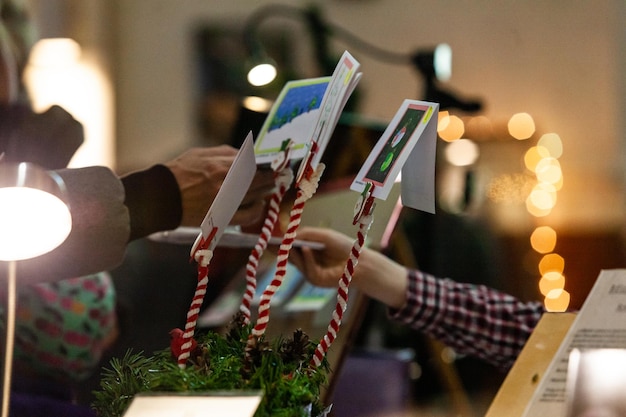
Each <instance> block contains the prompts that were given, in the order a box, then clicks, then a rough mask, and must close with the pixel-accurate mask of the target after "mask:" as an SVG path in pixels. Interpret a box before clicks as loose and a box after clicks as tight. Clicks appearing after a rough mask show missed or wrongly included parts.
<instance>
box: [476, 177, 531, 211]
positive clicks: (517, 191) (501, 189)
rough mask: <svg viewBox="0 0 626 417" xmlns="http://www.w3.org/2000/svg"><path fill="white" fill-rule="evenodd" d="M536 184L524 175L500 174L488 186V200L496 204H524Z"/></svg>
mask: <svg viewBox="0 0 626 417" xmlns="http://www.w3.org/2000/svg"><path fill="white" fill-rule="evenodd" d="M534 184H535V181H534V179H532V178H531V177H530V176H528V175H524V174H500V175H498V176H496V177H494V178H492V179H491V181H490V182H489V185H488V186H487V198H488V199H489V200H491V201H493V202H494V203H504V204H523V203H524V201H525V200H526V198H527V197H528V194H529V193H530V191H531V190H532V188H533V186H534Z"/></svg>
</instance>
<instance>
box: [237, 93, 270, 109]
mask: <svg viewBox="0 0 626 417" xmlns="http://www.w3.org/2000/svg"><path fill="white" fill-rule="evenodd" d="M272 104H273V102H272V101H271V100H268V99H266V98H263V97H257V96H248V97H245V98H244V99H243V106H244V107H245V108H246V109H249V110H252V111H255V112H259V113H263V112H269V111H270V109H271V108H272Z"/></svg>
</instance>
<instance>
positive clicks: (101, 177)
mask: <svg viewBox="0 0 626 417" xmlns="http://www.w3.org/2000/svg"><path fill="white" fill-rule="evenodd" d="M56 172H57V173H58V174H59V175H60V176H61V178H62V179H63V181H64V183H65V187H66V189H67V197H68V200H69V205H70V211H71V214H72V231H71V232H70V234H69V236H68V237H67V239H66V240H65V241H64V242H63V243H62V244H61V245H60V246H59V247H58V248H56V249H55V250H53V251H51V252H49V253H47V254H44V255H42V256H39V257H37V258H34V259H31V260H24V261H20V262H18V280H19V281H20V283H33V282H42V281H57V280H60V279H65V278H71V277H77V276H82V275H87V274H90V273H94V272H98V271H105V270H108V269H112V268H114V267H116V266H118V265H119V264H120V263H121V262H122V260H123V258H124V254H125V251H126V244H127V242H128V236H129V232H130V230H129V217H128V210H127V209H126V207H125V206H124V188H123V187H122V183H121V182H120V180H119V178H118V177H117V175H115V173H113V172H112V171H111V170H110V169H108V168H105V167H88V168H79V169H63V170H59V171H56ZM0 274H4V272H0Z"/></svg>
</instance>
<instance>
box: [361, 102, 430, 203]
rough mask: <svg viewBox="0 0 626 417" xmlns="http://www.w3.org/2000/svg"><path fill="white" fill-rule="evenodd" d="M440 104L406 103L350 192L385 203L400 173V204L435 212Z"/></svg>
mask: <svg viewBox="0 0 626 417" xmlns="http://www.w3.org/2000/svg"><path fill="white" fill-rule="evenodd" d="M438 111H439V105H438V104H437V103H430V102H425V101H417V100H405V101H404V102H403V103H402V105H401V106H400V108H399V109H398V111H397V112H396V114H395V116H394V117H393V119H392V120H391V122H390V123H389V125H388V126H387V128H386V129H385V131H384V132H383V135H382V136H381V137H380V139H379V140H378V142H377V143H376V145H375V146H374V148H373V149H372V151H371V152H370V154H369V156H368V158H367V159H366V161H365V163H364V164H363V166H362V167H361V169H360V170H359V172H358V174H357V175H356V177H355V179H354V181H353V183H352V185H351V186H350V189H352V190H354V191H358V192H363V190H364V189H365V187H366V184H368V183H369V184H372V185H373V186H374V189H373V191H372V196H373V197H376V198H379V199H382V200H385V199H386V198H387V196H388V195H389V192H390V190H391V188H392V186H393V183H394V182H395V181H396V179H397V178H398V175H399V174H400V173H401V172H402V204H403V205H405V206H408V207H412V208H415V209H418V210H423V211H427V212H431V213H434V211H435V191H434V186H435V151H436V149H435V148H436V140H437V115H438Z"/></svg>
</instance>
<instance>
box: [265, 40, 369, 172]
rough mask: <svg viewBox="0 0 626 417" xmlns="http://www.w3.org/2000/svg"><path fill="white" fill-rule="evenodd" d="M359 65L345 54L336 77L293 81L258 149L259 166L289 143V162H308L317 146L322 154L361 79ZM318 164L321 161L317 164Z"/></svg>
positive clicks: (268, 120) (276, 105)
mask: <svg viewBox="0 0 626 417" xmlns="http://www.w3.org/2000/svg"><path fill="white" fill-rule="evenodd" d="M359 67H360V64H359V62H358V61H357V60H356V59H354V58H353V57H352V55H350V53H349V52H347V51H346V52H344V54H343V55H342V57H341V59H340V60H339V62H338V64H337V66H336V68H335V71H334V72H333V74H332V76H328V77H319V78H310V79H304V80H296V81H289V82H287V83H286V84H285V86H284V87H283V89H282V91H281V93H280V94H279V96H278V98H277V99H276V101H275V102H274V105H273V106H272V108H271V110H270V112H269V114H268V116H267V118H266V120H265V122H264V123H263V126H262V127H261V130H260V132H259V134H258V135H257V139H256V142H255V145H254V153H255V155H256V161H257V163H258V164H266V163H271V162H273V160H274V158H276V156H277V154H279V153H280V152H281V150H282V145H283V143H284V142H285V140H288V139H291V141H292V143H293V145H292V147H291V151H290V153H289V158H290V159H292V160H298V159H302V158H304V157H305V156H306V155H307V153H308V152H309V151H310V149H311V143H312V142H316V143H317V145H318V149H319V150H320V152H318V154H321V153H322V152H323V149H324V148H325V145H326V144H327V143H328V140H330V137H331V135H332V132H333V130H334V128H335V126H336V124H337V121H338V120H339V116H340V115H341V112H342V111H343V108H344V106H345V104H346V102H347V101H348V98H349V97H350V95H351V94H352V92H353V91H354V88H355V87H356V85H357V83H358V82H359V80H360V79H361V73H360V72H358V69H359ZM316 162H317V161H316Z"/></svg>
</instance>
